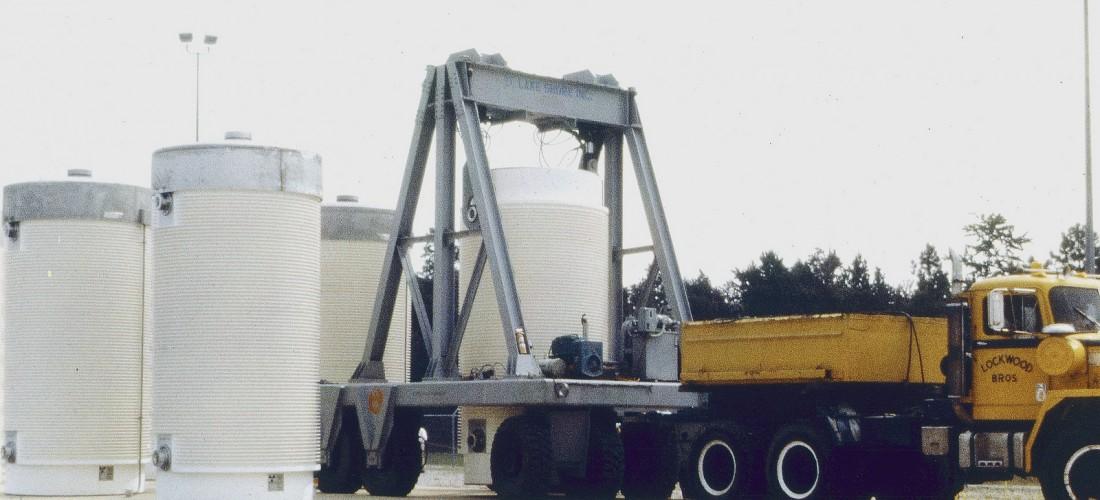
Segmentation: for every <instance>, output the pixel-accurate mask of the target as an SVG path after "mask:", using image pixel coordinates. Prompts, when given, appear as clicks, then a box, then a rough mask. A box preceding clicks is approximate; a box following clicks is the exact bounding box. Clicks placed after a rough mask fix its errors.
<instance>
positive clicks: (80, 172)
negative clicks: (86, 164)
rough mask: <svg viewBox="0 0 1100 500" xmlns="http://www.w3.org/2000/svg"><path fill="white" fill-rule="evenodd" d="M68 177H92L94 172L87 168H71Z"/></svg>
mask: <svg viewBox="0 0 1100 500" xmlns="http://www.w3.org/2000/svg"><path fill="white" fill-rule="evenodd" d="M68 175H69V177H91V176H92V171H91V170H88V169H86V168H70V169H69V171H68Z"/></svg>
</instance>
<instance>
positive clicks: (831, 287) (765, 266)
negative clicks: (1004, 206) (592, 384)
mask: <svg viewBox="0 0 1100 500" xmlns="http://www.w3.org/2000/svg"><path fill="white" fill-rule="evenodd" d="M962 229H963V233H964V234H965V235H966V238H967V244H966V248H965V251H964V253H963V254H962V255H961V263H962V265H964V266H965V269H966V274H965V275H964V276H963V280H964V281H967V282H972V281H973V280H975V279H977V278H980V277H985V276H996V275H1000V274H1009V273H1014V272H1019V271H1020V270H1021V269H1024V268H1025V267H1027V266H1028V265H1029V263H1030V262H1031V261H1039V262H1040V263H1041V264H1043V266H1044V267H1047V268H1050V267H1057V268H1060V269H1061V270H1066V271H1077V270H1081V269H1083V268H1084V263H1085V248H1086V238H1085V236H1086V232H1085V228H1084V227H1083V226H1082V225H1080V224H1075V225H1073V226H1071V227H1070V228H1069V229H1067V230H1066V231H1065V232H1064V233H1062V241H1061V244H1060V245H1059V248H1058V251H1057V252H1051V253H1050V256H1049V258H1045V259H1042V260H1040V259H1038V258H1036V257H1035V256H1028V258H1026V259H1025V258H1024V256H1023V246H1024V245H1025V244H1027V243H1029V242H1030V241H1031V239H1030V238H1029V237H1028V236H1027V234H1026V233H1019V232H1018V231H1017V230H1016V227H1015V226H1014V225H1012V224H1009V223H1008V220H1007V219H1006V218H1005V217H1004V216H1003V215H1001V214H997V213H992V214H982V215H979V216H978V217H977V220H976V221H975V222H973V223H971V224H967V225H966V226H964V227H963V228H962ZM1096 255H1098V256H1100V246H1098V247H1097V252H1096ZM945 257H946V256H945V255H943V254H942V253H941V252H940V251H939V250H937V249H936V248H935V247H934V246H933V245H931V244H927V245H925V247H924V248H923V249H922V250H921V251H920V253H919V255H918V257H917V258H916V260H914V261H913V262H912V269H913V275H912V278H913V279H912V281H909V282H908V284H907V285H903V286H897V285H891V284H889V283H887V281H886V277H885V276H884V275H883V273H882V270H881V269H879V268H878V267H874V268H872V266H871V265H870V264H869V263H868V262H867V260H866V259H864V258H863V256H862V255H859V254H856V256H855V257H854V258H853V259H852V260H851V261H849V262H848V263H845V262H844V261H843V260H841V258H840V256H838V255H837V254H836V252H834V251H831V250H830V251H825V250H821V249H817V250H814V251H813V252H812V253H811V254H810V255H808V256H807V257H805V258H803V259H799V260H796V261H795V262H794V263H793V264H791V265H787V264H786V263H785V262H784V261H783V259H782V258H781V257H779V255H778V254H776V253H775V252H774V251H771V250H768V251H765V252H763V253H762V254H760V257H759V258H757V259H756V260H754V261H753V262H751V263H749V265H748V266H746V267H744V268H735V269H733V275H734V277H733V279H732V280H730V281H728V282H726V283H724V284H720V285H715V284H714V283H712V282H711V280H710V278H709V277H708V276H707V275H706V274H704V273H703V272H702V271H700V272H699V274H698V275H697V276H696V277H695V278H692V279H687V280H685V281H684V288H685V291H686V292H687V295H688V302H689V303H690V305H691V310H692V314H693V316H694V317H695V319H696V320H710V319H719V318H736V317H742V316H754V317H762V316H783V315H797V314H821V313H831V312H868V313H876V312H904V313H908V314H912V315H914V316H942V315H943V314H944V307H945V306H944V304H945V303H946V301H947V299H948V298H949V297H950V294H951V278H950V277H949V275H948V273H947V272H945V271H944V261H945V260H946V259H945ZM1097 267H1098V268H1100V258H1098V259H1097ZM645 288H646V287H645V283H644V280H643V281H642V282H639V283H636V284H634V285H631V286H628V287H625V288H624V289H623V297H624V300H623V304H624V313H625V314H630V313H631V312H632V311H633V310H634V309H635V308H636V307H637V306H639V305H640V304H639V302H640V301H641V300H642V297H643V295H644V293H645ZM648 305H649V306H650V307H656V308H658V309H659V310H661V311H663V312H665V313H667V312H668V311H669V307H668V303H667V300H665V296H664V290H663V287H662V286H661V283H660V279H659V278H658V279H657V280H656V282H655V285H654V286H653V288H652V292H651V294H650V297H649V302H648Z"/></svg>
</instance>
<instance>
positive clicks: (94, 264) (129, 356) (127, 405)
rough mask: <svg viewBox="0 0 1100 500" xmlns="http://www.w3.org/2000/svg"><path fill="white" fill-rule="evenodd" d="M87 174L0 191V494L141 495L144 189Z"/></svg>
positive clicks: (145, 398)
mask: <svg viewBox="0 0 1100 500" xmlns="http://www.w3.org/2000/svg"><path fill="white" fill-rule="evenodd" d="M90 175H91V173H90V172H88V171H86V170H72V171H70V177H71V178H72V180H70V181H59V182H28V183H22V184H12V185H9V186H6V187H5V188H4V213H3V216H4V223H5V240H6V252H5V260H4V268H5V269H4V276H5V279H4V306H5V310H4V359H5V360H7V361H8V363H6V364H5V365H4V372H5V373H4V384H5V386H4V392H3V396H4V404H3V407H4V440H3V445H4V453H3V455H4V462H6V463H5V469H6V471H5V476H6V477H5V481H4V492H5V493H7V494H11V495H64V496H72V495H111V494H116V495H117V494H124V493H127V492H139V491H142V490H143V489H144V482H145V480H144V473H143V467H142V465H141V464H142V463H147V462H148V460H149V451H150V450H151V440H150V435H149V428H148V418H147V415H148V413H149V406H150V404H149V403H150V399H149V394H148V390H149V383H148V377H147V375H146V372H147V370H148V368H149V364H150V362H151V354H152V338H151V337H152V335H151V330H150V329H149V328H148V314H147V312H148V305H149V298H150V297H149V294H148V292H147V290H148V287H147V286H146V285H147V283H148V281H147V279H148V273H147V272H146V269H147V266H146V264H147V259H146V244H145V242H146V225H147V223H148V217H149V204H150V191H149V190H148V189H146V188H140V187H136V186H127V185H121V184H108V183H99V182H91V181H88V180H87V179H85V180H78V179H79V178H81V177H84V178H86V177H88V176H90Z"/></svg>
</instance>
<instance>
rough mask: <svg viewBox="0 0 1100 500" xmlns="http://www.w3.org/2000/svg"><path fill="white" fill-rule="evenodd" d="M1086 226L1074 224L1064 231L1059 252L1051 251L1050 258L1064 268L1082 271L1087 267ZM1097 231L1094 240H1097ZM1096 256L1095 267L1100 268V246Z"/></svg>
mask: <svg viewBox="0 0 1100 500" xmlns="http://www.w3.org/2000/svg"><path fill="white" fill-rule="evenodd" d="M1087 234H1088V233H1087V232H1086V231H1085V226H1082V225H1081V224H1074V225H1072V226H1070V227H1069V229H1067V230H1066V232H1064V233H1062V243H1061V245H1059V246H1058V253H1054V252H1051V253H1050V258H1051V259H1052V260H1053V261H1054V262H1057V263H1058V264H1059V265H1061V266H1062V267H1063V268H1068V269H1071V270H1074V271H1082V270H1084V269H1085V248H1086V241H1085V240H1086V236H1087ZM1095 236H1096V233H1095V232H1094V233H1093V242H1094V244H1095V242H1097V238H1096V237H1095ZM1093 255H1095V256H1096V264H1098V265H1097V266H1096V267H1095V268H1094V269H1100V246H1098V247H1097V248H1096V252H1095V253H1094V254H1093Z"/></svg>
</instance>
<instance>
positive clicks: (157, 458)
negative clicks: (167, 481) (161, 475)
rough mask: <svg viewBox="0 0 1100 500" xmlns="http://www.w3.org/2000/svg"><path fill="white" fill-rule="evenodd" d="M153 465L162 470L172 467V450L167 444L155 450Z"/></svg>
mask: <svg viewBox="0 0 1100 500" xmlns="http://www.w3.org/2000/svg"><path fill="white" fill-rule="evenodd" d="M153 465H155V466H156V467H157V468H158V469H160V470H168V469H170V468H171V467H172V450H171V449H169V448H168V447H167V446H161V447H160V448H157V450H156V451H154V452H153Z"/></svg>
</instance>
